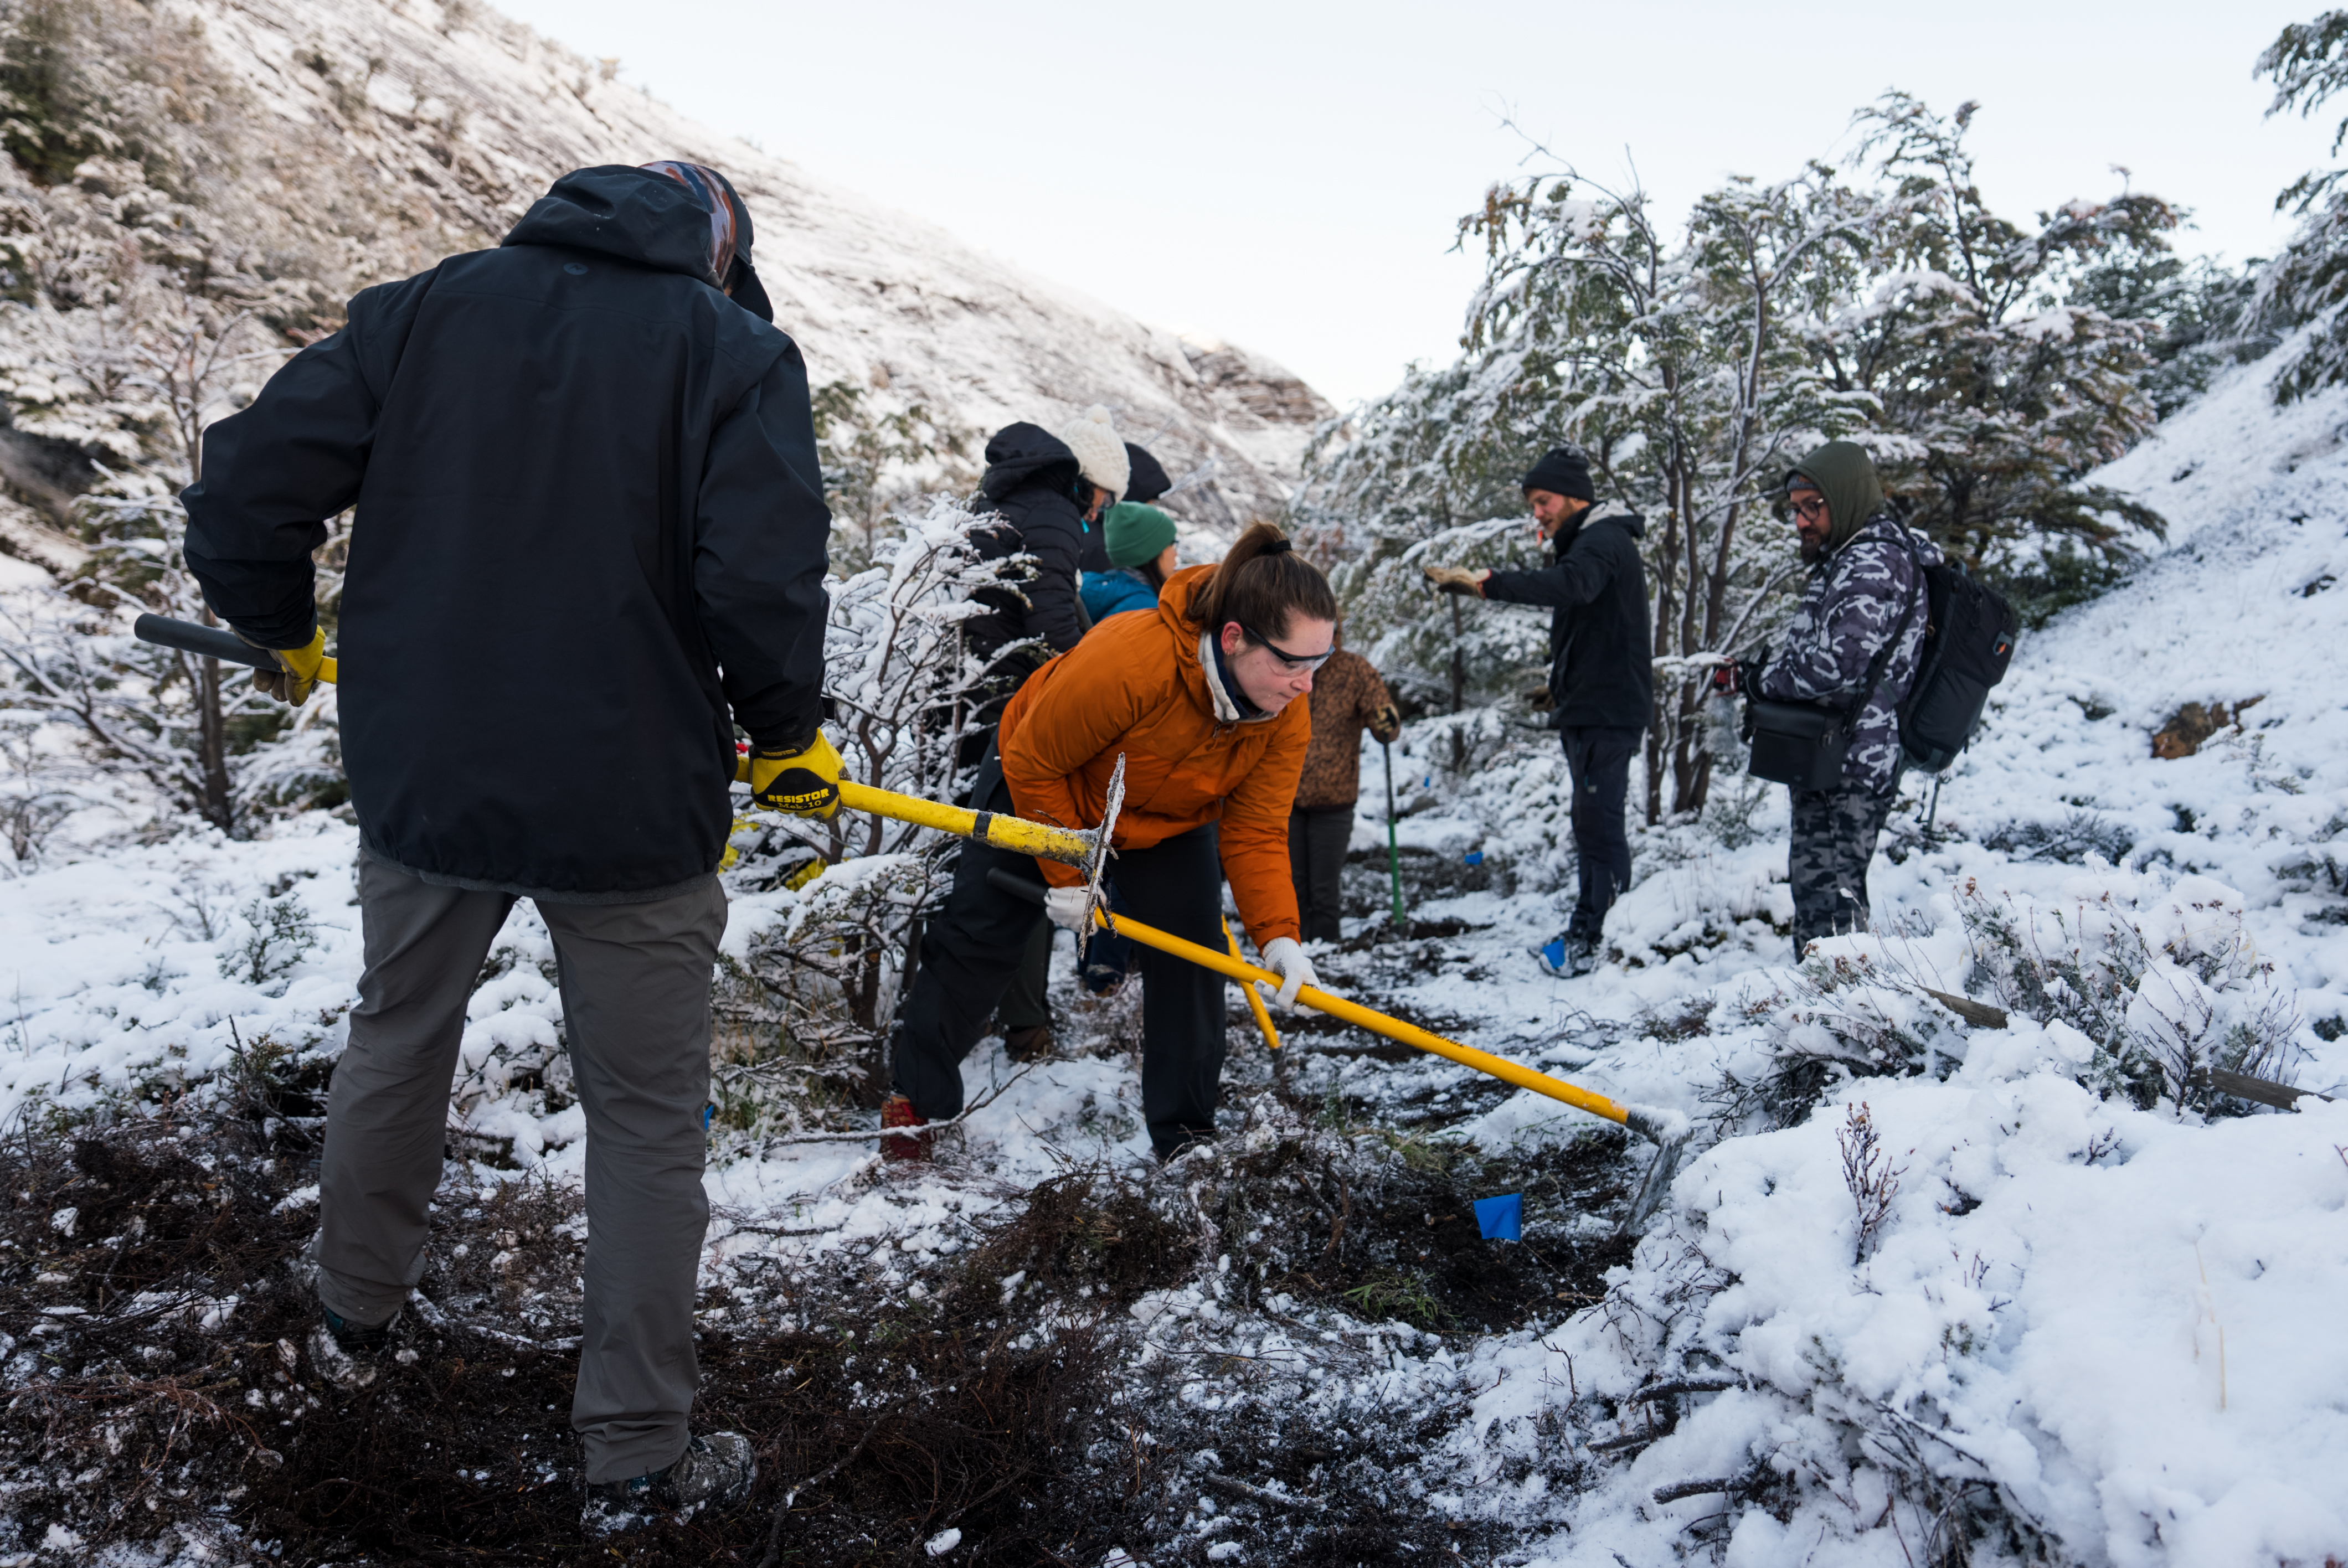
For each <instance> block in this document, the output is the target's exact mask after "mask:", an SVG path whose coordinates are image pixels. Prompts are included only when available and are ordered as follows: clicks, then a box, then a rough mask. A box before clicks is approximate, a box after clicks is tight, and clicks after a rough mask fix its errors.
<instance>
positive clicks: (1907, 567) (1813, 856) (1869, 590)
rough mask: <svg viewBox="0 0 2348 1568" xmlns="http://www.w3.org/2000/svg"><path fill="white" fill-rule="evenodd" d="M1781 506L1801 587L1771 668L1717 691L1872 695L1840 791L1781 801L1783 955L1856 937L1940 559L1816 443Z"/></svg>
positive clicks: (1849, 462)
mask: <svg viewBox="0 0 2348 1568" xmlns="http://www.w3.org/2000/svg"><path fill="white" fill-rule="evenodd" d="M1785 494H1786V500H1787V505H1788V506H1789V507H1791V508H1792V510H1793V514H1794V526H1795V528H1796V529H1797V532H1798V533H1799V535H1800V538H1801V549H1802V559H1803V560H1805V561H1807V563H1808V564H1809V581H1808V583H1807V586H1806V587H1805V588H1804V589H1803V591H1802V603H1801V608H1800V609H1798V610H1796V611H1795V612H1794V619H1793V620H1791V621H1790V622H1788V623H1787V627H1786V641H1785V645H1784V647H1782V648H1781V649H1779V650H1778V651H1777V653H1776V657H1774V658H1769V659H1766V660H1763V661H1756V662H1755V663H1754V664H1752V665H1743V664H1740V665H1736V666H1734V667H1732V668H1730V669H1728V670H1726V671H1724V672H1723V677H1722V683H1724V684H1733V685H1735V687H1736V689H1738V690H1740V691H1742V692H1745V693H1746V695H1748V696H1757V697H1765V698H1767V699H1769V700H1770V701H1772V702H1819V703H1831V704H1834V705H1836V706H1838V707H1840V706H1847V705H1849V703H1851V702H1855V701H1857V700H1858V698H1859V694H1860V692H1862V691H1864V690H1865V689H1866V686H1867V681H1868V676H1869V669H1870V666H1872V665H1873V664H1874V662H1875V660H1876V656H1877V654H1878V653H1879V652H1883V651H1885V650H1886V649H1887V648H1888V649H1889V651H1888V653H1886V654H1885V657H1884V660H1883V663H1882V667H1881V670H1880V671H1879V674H1878V676H1877V679H1876V683H1875V689H1874V692H1873V693H1872V694H1871V695H1870V696H1869V698H1868V700H1867V705H1866V708H1865V710H1864V711H1863V712H1861V713H1860V714H1859V719H1858V722H1857V723H1855V724H1853V725H1852V726H1851V738H1850V750H1849V753H1847V755H1846V756H1845V758H1844V760H1843V771H1842V778H1841V780H1840V781H1839V782H1838V784H1836V785H1835V786H1834V787H1833V788H1831V789H1823V790H1805V789H1797V790H1795V791H1793V816H1794V831H1793V847H1792V850H1791V853H1790V856H1789V857H1788V864H1787V875H1788V880H1789V881H1790V882H1791V883H1792V884H1793V894H1794V955H1795V957H1796V958H1797V959H1798V958H1800V957H1801V955H1802V952H1803V951H1804V949H1805V948H1807V947H1808V946H1809V944H1810V943H1811V942H1812V941H1814V940H1816V939H1817V938H1820V937H1830V936H1835V935H1837V934H1838V933H1841V932H1846V931H1864V930H1865V929H1867V926H1868V903H1867V868H1868V865H1869V862H1871V861H1872V860H1873V859H1874V858H1875V843H1876V840H1877V838H1879V836H1880V835H1882V832H1883V824H1884V820H1885V819H1886V818H1887V817H1889V816H1890V815H1891V801H1892V797H1893V796H1894V795H1895V794H1898V792H1899V788H1900V767H1901V753H1900V714H1899V708H1900V703H1901V702H1903V701H1904V700H1905V699H1906V698H1907V695H1908V688H1909V686H1910V684H1911V683H1912V682H1914V681H1915V679H1916V667H1917V664H1918V661H1919V660H1920V659H1921V654H1922V651H1923V647H1924V630H1925V625H1926V622H1927V621H1928V620H1929V619H1930V617H1929V606H1928V605H1927V604H1926V603H1925V602H1924V599H1925V592H1924V572H1925V569H1927V568H1929V567H1932V566H1935V565H1938V564H1939V562H1940V560H1941V552H1940V550H1939V548H1937V547H1935V546H1934V545H1933V544H1932V542H1931V540H1929V539H1927V538H1924V537H1923V536H1922V535H1921V534H1918V533H1915V532H1912V531H1911V530H1910V529H1908V528H1903V527H1901V526H1900V522H1899V520H1898V519H1897V518H1894V517H1893V516H1892V515H1891V513H1890V510H1889V509H1888V508H1887V507H1885V505H1884V500H1883V486H1882V484H1881V482H1880V481H1879V479H1878V478H1877V477H1876V473H1875V464H1874V461H1873V460H1872V459H1871V458H1869V456H1868V455H1867V449H1866V448H1865V447H1863V446H1859V445H1857V444H1856V443H1854V442H1849V441H1829V442H1828V443H1827V444H1826V445H1825V446H1820V447H1819V448H1818V450H1816V451H1814V452H1812V453H1811V454H1810V455H1809V456H1807V457H1805V458H1803V459H1802V460H1801V461H1800V462H1799V463H1797V464H1796V465H1794V468H1793V471H1792V472H1791V473H1789V474H1787V476H1786V485H1785Z"/></svg>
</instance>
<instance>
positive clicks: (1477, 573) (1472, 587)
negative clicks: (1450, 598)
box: [1420, 566, 1492, 599]
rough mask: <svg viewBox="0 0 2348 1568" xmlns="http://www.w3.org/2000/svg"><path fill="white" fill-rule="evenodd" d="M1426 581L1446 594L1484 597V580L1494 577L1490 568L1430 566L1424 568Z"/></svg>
mask: <svg viewBox="0 0 2348 1568" xmlns="http://www.w3.org/2000/svg"><path fill="white" fill-rule="evenodd" d="M1420 570H1422V571H1424V572H1426V580H1427V581H1429V582H1431V583H1433V584H1434V585H1435V586H1436V587H1437V588H1439V589H1442V590H1443V591H1444V592H1446V593H1465V594H1473V595H1474V596H1475V597H1476V598H1478V599H1481V598H1483V597H1484V579H1486V578H1488V577H1489V576H1491V575H1492V569H1491V568H1489V567H1466V566H1430V567H1422V568H1420Z"/></svg>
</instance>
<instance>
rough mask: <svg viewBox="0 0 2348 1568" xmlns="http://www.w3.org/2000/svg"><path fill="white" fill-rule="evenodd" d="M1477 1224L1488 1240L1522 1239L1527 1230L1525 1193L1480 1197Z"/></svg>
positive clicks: (1477, 1202) (1477, 1201)
mask: <svg viewBox="0 0 2348 1568" xmlns="http://www.w3.org/2000/svg"><path fill="white" fill-rule="evenodd" d="M1476 1224H1477V1225H1478V1226H1480V1227H1481V1228H1482V1230H1483V1232H1484V1239H1485V1240H1486V1241H1522V1240H1523V1239H1524V1231H1525V1195H1524V1194H1522V1193H1509V1194H1505V1195H1503V1196H1501V1197H1497V1198H1478V1199H1477V1200H1476Z"/></svg>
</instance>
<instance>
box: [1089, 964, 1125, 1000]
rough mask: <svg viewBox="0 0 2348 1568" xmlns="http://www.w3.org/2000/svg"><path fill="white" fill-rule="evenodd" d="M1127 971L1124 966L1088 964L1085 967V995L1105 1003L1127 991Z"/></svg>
mask: <svg viewBox="0 0 2348 1568" xmlns="http://www.w3.org/2000/svg"><path fill="white" fill-rule="evenodd" d="M1125 977H1126V970H1125V968H1124V967H1123V966H1122V965H1119V966H1116V967H1112V966H1110V965H1107V964H1087V965H1086V966H1085V994H1086V996H1088V997H1090V998H1092V999H1093V1000H1095V1001H1097V1002H1105V1001H1107V1000H1108V999H1109V998H1111V997H1113V996H1115V995H1117V992H1119V991H1121V990H1123V989H1125Z"/></svg>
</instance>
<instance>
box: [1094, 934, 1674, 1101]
mask: <svg viewBox="0 0 2348 1568" xmlns="http://www.w3.org/2000/svg"><path fill="white" fill-rule="evenodd" d="M1093 918H1094V919H1095V920H1097V921H1098V922H1099V923H1100V925H1101V927H1102V928H1103V929H1104V930H1109V931H1114V932H1116V933H1117V935H1118V936H1120V937H1128V938H1132V939H1133V940H1134V941H1137V942H1139V943H1140V944H1141V945H1142V946H1144V947H1146V948H1157V949H1158V950H1159V952H1161V953H1171V954H1173V955H1174V956H1175V957H1176V958H1188V959H1189V960H1190V961H1191V962H1192V963H1194V964H1199V965H1201V966H1203V967H1204V968H1210V969H1213V970H1214V971H1215V972H1216V973H1218V974H1222V975H1228V976H1230V977H1231V979H1235V980H1237V981H1239V982H1240V983H1241V985H1245V986H1248V994H1249V995H1250V996H1251V997H1255V998H1256V1004H1257V1005H1258V1006H1259V1007H1261V1006H1262V1002H1263V999H1262V997H1260V996H1257V995H1256V991H1255V988H1254V987H1253V986H1252V985H1249V982H1250V981H1251V980H1262V982H1264V983H1265V984H1267V985H1270V986H1274V987H1277V986H1279V985H1282V983H1284V982H1282V979H1281V978H1280V977H1279V976H1278V975H1275V974H1273V973H1272V971H1271V970H1270V969H1260V968H1256V967H1255V966H1254V965H1253V964H1251V963H1248V962H1246V961H1245V960H1244V959H1241V958H1233V957H1231V956H1230V955H1228V954H1224V953H1219V952H1217V951H1215V950H1214V949H1213V948H1202V947H1200V945H1199V944H1198V943H1196V942H1187V941H1184V940H1183V939H1182V938H1179V937H1177V936H1174V935H1172V934H1171V933H1170V932H1166V931H1161V930H1159V929H1158V928H1157V927H1155V926H1145V925H1143V924H1142V923H1141V922H1140V921H1138V920H1134V919H1128V918H1127V917H1124V916H1122V915H1117V916H1112V915H1111V914H1109V912H1108V911H1107V910H1106V909H1096V910H1094V911H1093ZM1296 999H1297V1000H1298V1001H1301V1002H1303V1004H1304V1005H1305V1006H1306V1007H1309V1008H1311V1009H1313V1010H1314V1011H1315V1012H1325V1013H1327V1014H1328V1015H1329V1016H1330V1017H1331V1018H1341V1019H1344V1020H1345V1021H1346V1022H1347V1023H1350V1024H1355V1025H1358V1026H1359V1027H1361V1028H1363V1029H1365V1030H1369V1031H1370V1032H1371V1033H1373V1034H1382V1035H1385V1037H1386V1038H1387V1039H1388V1040H1400V1041H1401V1042H1402V1043H1403V1044H1405V1045H1410V1046H1416V1047H1417V1048H1418V1049H1419V1050H1426V1051H1432V1052H1433V1053H1435V1054H1436V1055H1437V1056H1441V1057H1447V1058H1448V1059H1450V1060H1451V1061H1456V1062H1457V1063H1458V1064H1459V1065H1460V1066H1462V1067H1472V1068H1474V1069H1475V1070H1476V1071H1478V1072H1487V1073H1489V1074H1491V1075H1492V1076H1493V1077H1494V1078H1497V1079H1498V1080H1499V1081H1501V1082H1503V1083H1513V1084H1515V1085H1516V1086H1517V1087H1518V1088H1519V1089H1529V1090H1531V1091H1533V1092H1534V1093H1536V1094H1546V1095H1548V1096H1549V1097H1550V1099H1551V1100H1561V1101H1563V1102H1565V1103H1567V1104H1568V1105H1570V1106H1572V1107H1573V1108H1574V1109H1575V1110H1577V1111H1587V1112H1590V1113H1591V1115H1592V1116H1603V1117H1604V1118H1605V1119H1606V1120H1607V1121H1609V1122H1622V1123H1624V1124H1625V1125H1629V1124H1630V1122H1631V1112H1630V1108H1629V1107H1627V1106H1625V1105H1622V1104H1621V1103H1620V1102H1616V1101H1612V1100H1609V1099H1608V1098H1606V1096H1604V1095H1603V1094H1592V1093H1591V1091H1589V1090H1587V1089H1577V1088H1575V1087H1574V1086H1573V1085H1572V1084H1570V1083H1568V1082H1566V1081H1564V1080H1563V1079H1560V1078H1551V1077H1550V1075H1549V1074H1548V1073H1546V1072H1535V1071H1533V1070H1532V1069H1531V1068H1529V1067H1519V1066H1518V1065H1517V1064H1516V1063H1515V1062H1513V1061H1509V1060H1508V1059H1507V1058H1506V1057H1501V1056H1494V1055H1493V1054H1492V1053H1491V1052H1489V1051H1487V1050H1477V1049H1476V1048H1475V1047H1473V1046H1468V1045H1461V1044H1459V1043H1457V1041H1455V1040H1446V1039H1444V1038H1443V1037H1442V1036H1441V1035H1439V1034H1430V1033H1428V1032H1427V1031H1426V1030H1423V1029H1421V1028H1419V1027H1418V1026H1417V1025H1416V1024H1410V1023H1405V1022H1403V1021H1402V1020H1400V1019H1398V1018H1388V1017H1387V1016H1386V1015H1385V1014H1384V1013H1382V1012H1373V1011H1372V1010H1371V1009H1368V1008H1365V1007H1364V1006H1363V1005H1362V1004H1361V1003H1359V1002H1349V1001H1347V1000H1346V999H1344V998H1343V997H1333V996H1331V995H1330V994H1329V993H1328V992H1327V991H1324V990H1323V989H1320V988H1319V987H1317V986H1306V987H1304V988H1303V989H1302V990H1300V991H1298V992H1297V993H1296Z"/></svg>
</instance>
